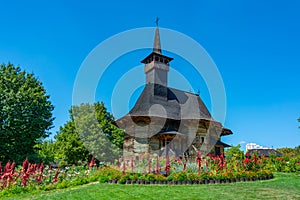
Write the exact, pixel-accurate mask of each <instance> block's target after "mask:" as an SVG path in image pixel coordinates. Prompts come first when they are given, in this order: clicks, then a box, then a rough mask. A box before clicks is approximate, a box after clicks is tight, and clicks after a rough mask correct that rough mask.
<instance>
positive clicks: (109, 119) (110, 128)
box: [41, 103, 124, 165]
mask: <svg viewBox="0 0 300 200" xmlns="http://www.w3.org/2000/svg"><path fill="white" fill-rule="evenodd" d="M69 113H70V120H69V121H68V122H66V124H64V125H63V126H62V127H60V130H59V132H58V133H57V135H56V136H55V139H56V140H55V142H52V143H49V144H48V146H54V147H55V156H54V160H60V163H61V164H62V165H63V164H77V163H78V162H79V161H84V162H86V161H88V160H90V159H91V157H92V156H94V157H95V158H97V159H98V160H99V161H113V160H114V159H116V158H118V156H119V155H120V153H121V149H122V147H123V140H124V132H123V130H120V129H119V128H118V127H116V126H115V125H114V117H113V116H112V115H111V114H110V113H109V112H108V111H107V109H106V108H105V106H104V104H103V103H94V104H88V103H86V104H81V105H79V106H72V108H71V110H70V111H69ZM47 149H51V147H44V152H41V154H47ZM50 157H51V156H50Z"/></svg>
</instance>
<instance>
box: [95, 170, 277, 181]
mask: <svg viewBox="0 0 300 200" xmlns="http://www.w3.org/2000/svg"><path fill="white" fill-rule="evenodd" d="M101 171H102V172H101V173H100V179H99V182H100V183H111V184H176V185H177V184H179V185H181V184H215V183H234V182H244V181H256V180H267V179H271V178H273V174H272V173H271V172H270V171H268V170H259V171H257V172H253V171H240V172H236V173H228V172H224V173H219V174H214V173H207V172H201V173H199V174H198V173H193V172H188V170H187V171H181V172H178V173H172V174H170V175H169V176H167V177H166V176H164V175H162V174H153V173H148V174H137V173H122V172H121V171H118V170H116V169H112V168H102V169H101Z"/></svg>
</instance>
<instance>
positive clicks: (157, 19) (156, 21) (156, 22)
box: [155, 17, 159, 26]
mask: <svg viewBox="0 0 300 200" xmlns="http://www.w3.org/2000/svg"><path fill="white" fill-rule="evenodd" d="M158 21H159V18H158V17H156V20H155V24H156V26H158Z"/></svg>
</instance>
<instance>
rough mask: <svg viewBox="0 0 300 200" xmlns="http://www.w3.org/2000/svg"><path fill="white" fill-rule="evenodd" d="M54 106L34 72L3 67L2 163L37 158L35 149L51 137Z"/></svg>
mask: <svg viewBox="0 0 300 200" xmlns="http://www.w3.org/2000/svg"><path fill="white" fill-rule="evenodd" d="M53 109H54V107H53V106H52V104H51V102H50V101H49V96H48V95H47V94H46V91H45V89H44V87H43V85H42V83H41V82H40V81H39V80H38V79H37V78H35V77H34V75H33V74H32V73H27V72H25V71H22V70H21V69H20V67H15V66H14V65H12V64H10V63H8V64H7V65H6V64H2V65H0V123H1V126H0V141H1V143H0V161H2V162H6V161H8V160H10V161H16V162H21V161H23V160H24V159H25V157H29V159H30V158H31V159H33V158H34V157H36V154H35V152H34V146H35V145H36V144H37V143H39V142H40V141H41V139H43V138H46V137H48V136H49V135H50V132H49V129H50V128H51V127H52V124H53V120H54V118H53V117H52V111H53Z"/></svg>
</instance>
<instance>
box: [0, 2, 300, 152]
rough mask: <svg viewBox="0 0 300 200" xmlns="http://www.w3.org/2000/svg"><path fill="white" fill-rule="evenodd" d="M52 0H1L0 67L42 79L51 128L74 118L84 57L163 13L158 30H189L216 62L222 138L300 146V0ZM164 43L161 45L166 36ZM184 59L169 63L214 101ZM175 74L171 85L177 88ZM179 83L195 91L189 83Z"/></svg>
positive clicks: (129, 61)
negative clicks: (222, 96) (222, 95)
mask: <svg viewBox="0 0 300 200" xmlns="http://www.w3.org/2000/svg"><path fill="white" fill-rule="evenodd" d="M46 2H47V1H44V3H42V2H41V1H30V0H29V1H2V2H0V8H1V12H0V25H1V31H0V63H7V62H8V61H10V62H12V63H13V64H16V65H20V66H21V67H22V69H24V70H26V71H28V72H34V74H35V75H36V76H38V77H39V79H40V80H41V81H42V82H43V84H44V86H45V88H46V90H47V92H48V94H50V95H51V101H52V103H53V104H54V106H55V111H54V116H55V117H56V120H55V128H54V129H52V131H53V134H55V132H56V131H57V130H58V129H59V126H61V125H63V124H64V123H65V122H66V121H67V120H68V118H69V116H68V110H69V109H70V107H71V104H72V90H73V84H74V81H75V78H76V74H77V72H78V70H79V68H80V66H81V63H82V62H83V61H84V59H85V58H86V56H87V55H88V54H89V53H90V52H91V51H92V50H93V49H94V48H95V47H96V46H97V45H98V44H99V43H100V42H102V41H104V40H105V39H107V38H109V37H111V36H113V35H115V34H118V33H120V32H123V31H126V30H129V29H134V28H141V27H151V26H154V25H155V24H154V20H155V17H156V16H159V18H160V19H161V20H160V26H161V27H164V28H169V29H173V30H176V31H179V32H182V33H184V34H186V35H188V36H190V37H191V38H193V39H194V40H196V41H197V42H198V43H200V44H201V45H202V46H203V47H204V48H205V49H206V51H207V52H208V53H209V55H210V56H211V58H212V59H213V60H214V62H215V63H216V65H217V67H218V69H219V71H220V73H221V76H222V78H223V81H224V85H225V88H226V95H227V115H226V121H225V124H224V125H225V126H226V127H228V128H230V129H232V131H233V132H234V135H232V136H227V137H224V141H225V142H227V143H229V144H233V145H237V144H238V143H241V142H242V143H243V142H247V143H248V142H256V143H258V144H260V145H263V146H269V147H272V146H273V147H286V146H288V147H295V146H297V145H299V143H300V129H298V126H299V123H298V122H297V118H298V117H299V116H300V92H299V86H300V84H299V83H300V78H299V75H300V59H299V52H300V50H299V46H300V38H299V35H300V24H299V20H300V12H299V9H300V2H299V1H297V0H290V1H281V0H280V1H279V0H266V1H258V0H254V1H230V2H228V1H201V0H200V1H176V0H174V1H148V2H144V1H103V2H101V1H51V3H50V1H48V3H46ZM149 40H151V41H152V40H153V37H151V38H149ZM161 42H162V46H163V44H164V41H163V35H162V41H161ZM120 45H121V44H120ZM148 53H149V51H137V52H133V53H132V54H129V55H127V56H122V57H120V59H118V60H116V61H115V62H114V64H112V67H111V68H109V70H108V71H107V72H106V78H104V80H103V81H104V82H103V83H102V82H101V81H100V83H99V86H98V87H99V88H101V87H103V86H106V85H107V87H108V88H110V87H109V85H111V84H114V83H115V82H112V83H110V82H109V80H114V81H116V80H115V79H116V78H114V77H116V76H115V74H118V73H119V75H120V73H121V72H124V71H126V70H130V68H132V67H135V66H138V65H140V63H139V61H140V60H141V59H143V57H144V56H146V55H147V54H148ZM187 65H188V63H185V61H184V60H180V59H177V60H176V59H175V60H174V61H172V63H171V67H173V68H174V69H176V70H177V71H179V72H181V73H182V74H184V76H185V78H186V79H187V80H190V81H191V83H192V87H193V88H192V90H194V91H196V90H197V89H200V91H201V97H202V98H203V100H204V101H205V102H206V103H207V104H208V107H210V106H209V105H210V99H209V94H208V91H207V88H206V87H205V83H203V80H202V79H201V77H195V75H194V73H193V71H192V70H190V71H189V70H186V68H187V67H186V66H187ZM140 70H141V77H139V78H142V79H144V74H143V68H140ZM173 78H174V77H173ZM171 79H172V77H170V84H171V83H173V85H172V84H171V86H176V87H177V86H178V85H176V84H175V83H176V81H173V82H172V80H171ZM105 81H106V82H105ZM132 81H135V80H132ZM101 84H102V85H101ZM177 84H178V83H177ZM182 89H185V90H189V88H188V87H185V86H184V85H183V86H182ZM109 91H110V90H107V91H103V92H102V90H101V89H99V90H98V92H97V95H96V98H97V100H99V101H104V102H105V103H106V104H107V105H108V106H109V104H110V102H109V100H110V97H111V96H110V95H111V94H109ZM139 91H140V90H138V91H136V93H135V94H134V95H133V97H132V98H131V100H130V102H131V103H130V105H132V104H133V103H134V101H135V99H136V97H137V96H138V93H139ZM120 105H121V106H122V105H123V104H122V101H121V100H120ZM130 105H129V107H130ZM124 106H126V107H128V105H127V104H124ZM124 114H125V113H124ZM117 117H118V116H117Z"/></svg>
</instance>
